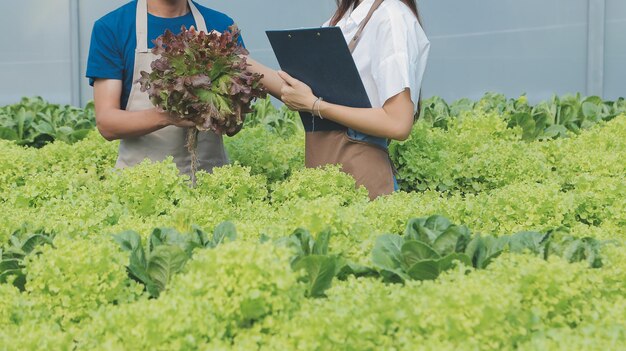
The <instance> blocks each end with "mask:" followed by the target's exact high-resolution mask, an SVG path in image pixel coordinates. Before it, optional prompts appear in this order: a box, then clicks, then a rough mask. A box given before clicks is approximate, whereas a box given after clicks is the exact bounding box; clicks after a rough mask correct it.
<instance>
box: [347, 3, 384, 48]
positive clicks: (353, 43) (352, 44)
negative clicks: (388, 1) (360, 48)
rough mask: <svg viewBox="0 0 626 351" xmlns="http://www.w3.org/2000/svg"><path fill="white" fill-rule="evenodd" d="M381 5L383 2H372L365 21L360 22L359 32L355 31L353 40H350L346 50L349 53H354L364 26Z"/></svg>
mask: <svg viewBox="0 0 626 351" xmlns="http://www.w3.org/2000/svg"><path fill="white" fill-rule="evenodd" d="M382 3H383V0H376V1H374V4H373V5H372V8H371V9H370V12H368V14H367V16H366V17H365V19H363V22H361V25H360V26H359V30H357V32H356V34H355V35H354V38H352V40H350V44H348V48H349V49H350V52H351V53H353V52H354V50H355V49H356V46H357V45H358V44H359V41H360V40H361V34H363V30H364V29H365V26H366V25H367V23H368V22H369V21H370V19H371V18H372V15H374V12H376V10H378V8H379V7H380V5H381V4H382Z"/></svg>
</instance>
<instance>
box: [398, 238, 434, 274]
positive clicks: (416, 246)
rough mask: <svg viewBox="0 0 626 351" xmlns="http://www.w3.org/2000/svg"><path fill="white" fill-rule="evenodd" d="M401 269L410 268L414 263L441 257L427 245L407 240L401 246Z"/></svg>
mask: <svg viewBox="0 0 626 351" xmlns="http://www.w3.org/2000/svg"><path fill="white" fill-rule="evenodd" d="M401 251H402V262H403V265H402V266H403V267H406V268H409V267H412V266H413V265H414V264H415V263H417V262H419V261H424V260H437V259H439V258H440V257H441V256H440V255H439V254H438V253H437V252H436V251H435V250H434V249H433V248H432V247H430V246H428V244H426V243H423V242H421V241H415V240H409V241H407V242H405V243H404V245H402V250H401Z"/></svg>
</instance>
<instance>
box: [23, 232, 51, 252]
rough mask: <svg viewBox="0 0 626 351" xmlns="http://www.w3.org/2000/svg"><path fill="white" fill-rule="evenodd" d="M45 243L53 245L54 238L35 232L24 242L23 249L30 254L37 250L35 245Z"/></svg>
mask: <svg viewBox="0 0 626 351" xmlns="http://www.w3.org/2000/svg"><path fill="white" fill-rule="evenodd" d="M43 244H50V245H52V239H51V238H50V237H48V236H45V235H42V234H33V235H30V236H29V237H28V238H26V240H24V242H23V243H22V251H23V252H24V253H26V254H29V253H31V252H33V250H35V247H37V246H39V245H43Z"/></svg>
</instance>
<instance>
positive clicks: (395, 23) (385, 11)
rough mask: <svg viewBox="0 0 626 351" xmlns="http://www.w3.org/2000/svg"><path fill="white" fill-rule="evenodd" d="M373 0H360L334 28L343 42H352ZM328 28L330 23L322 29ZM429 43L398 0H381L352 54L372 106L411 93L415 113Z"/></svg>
mask: <svg viewBox="0 0 626 351" xmlns="http://www.w3.org/2000/svg"><path fill="white" fill-rule="evenodd" d="M373 3H374V0H363V1H362V2H361V4H359V5H358V6H357V8H356V9H354V11H350V12H348V13H347V14H346V15H345V16H344V17H343V18H342V19H341V20H340V21H339V23H337V26H338V27H339V28H340V29H341V31H342V32H343V35H344V37H345V38H346V42H349V41H350V40H352V38H353V37H354V35H355V34H356V32H357V30H358V29H359V26H360V25H361V23H362V21H363V20H364V19H365V17H366V16H367V14H368V12H369V10H370V9H371V7H372V4H373ZM329 25H330V20H329V21H327V22H326V23H325V24H324V27H328V26H329ZM429 51H430V42H429V41H428V38H427V37H426V34H425V33H424V30H423V29H422V27H421V26H420V24H419V22H418V21H417V18H416V17H415V15H414V14H413V12H412V11H411V9H410V8H409V7H408V6H406V5H405V4H404V3H402V2H401V1H400V0H385V1H384V2H383V3H382V4H381V5H380V7H379V8H378V9H377V10H376V12H374V15H373V16H372V18H371V19H370V21H369V23H368V24H367V25H366V26H365V29H364V30H363V34H362V35H361V40H360V41H359V44H358V45H357V47H356V50H354V53H353V54H352V56H353V58H354V62H355V63H356V67H357V69H358V70H359V73H360V75H361V79H362V80H363V85H364V86H365V90H366V92H367V95H368V96H369V99H370V102H371V104H372V107H383V105H384V104H385V102H386V101H387V100H389V99H390V98H392V97H394V96H396V95H398V94H399V93H401V92H403V91H404V90H405V89H410V90H411V100H412V101H413V105H414V109H415V111H417V103H418V100H419V95H420V89H421V86H422V79H423V77H424V71H425V70H426V63H427V61H428V53H429Z"/></svg>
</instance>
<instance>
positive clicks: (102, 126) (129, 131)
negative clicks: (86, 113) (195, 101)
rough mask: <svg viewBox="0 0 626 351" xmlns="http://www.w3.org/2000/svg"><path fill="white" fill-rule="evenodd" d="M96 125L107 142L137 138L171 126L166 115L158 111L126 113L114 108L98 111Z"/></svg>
mask: <svg viewBox="0 0 626 351" xmlns="http://www.w3.org/2000/svg"><path fill="white" fill-rule="evenodd" d="M96 124H97V127H98V130H99V131H100V134H102V136H103V137H104V138H105V139H107V140H118V139H129V138H136V137H140V136H143V135H146V134H150V133H152V132H155V131H157V130H159V129H162V128H164V127H166V126H168V125H169V123H168V119H167V116H166V114H165V113H162V112H158V111H157V110H156V109H150V110H143V111H124V110H120V109H114V108H109V109H102V110H96Z"/></svg>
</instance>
